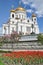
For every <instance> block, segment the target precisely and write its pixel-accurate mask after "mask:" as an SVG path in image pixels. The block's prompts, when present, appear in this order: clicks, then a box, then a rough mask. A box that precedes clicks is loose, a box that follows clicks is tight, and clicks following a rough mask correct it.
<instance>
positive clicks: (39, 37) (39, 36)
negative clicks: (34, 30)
mask: <svg viewBox="0 0 43 65" xmlns="http://www.w3.org/2000/svg"><path fill="white" fill-rule="evenodd" d="M38 42H40V43H41V44H42V45H43V35H42V34H39V35H38Z"/></svg>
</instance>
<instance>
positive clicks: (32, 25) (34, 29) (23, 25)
mask: <svg viewBox="0 0 43 65" xmlns="http://www.w3.org/2000/svg"><path fill="white" fill-rule="evenodd" d="M13 31H16V32H17V33H20V32H21V33H22V34H23V35H26V34H28V35H30V34H31V33H35V34H39V27H38V23H37V17H36V15H35V14H32V16H31V18H29V17H27V13H26V10H25V9H24V8H22V7H18V8H16V9H15V10H14V9H12V10H10V17H9V20H8V22H7V23H5V24H3V34H11V33H12V32H13Z"/></svg>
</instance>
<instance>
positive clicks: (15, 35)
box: [11, 31, 20, 42]
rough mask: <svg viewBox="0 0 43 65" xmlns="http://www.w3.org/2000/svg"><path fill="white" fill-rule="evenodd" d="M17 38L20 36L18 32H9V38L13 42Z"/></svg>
mask: <svg viewBox="0 0 43 65" xmlns="http://www.w3.org/2000/svg"><path fill="white" fill-rule="evenodd" d="M19 38H20V36H19V34H18V33H17V32H16V31H14V32H13V33H12V34H11V40H12V41H13V42H17V41H18V40H19Z"/></svg>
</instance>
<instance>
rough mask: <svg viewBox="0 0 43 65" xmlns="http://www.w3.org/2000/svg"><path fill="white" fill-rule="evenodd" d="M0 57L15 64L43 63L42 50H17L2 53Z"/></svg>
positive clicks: (35, 64)
mask: <svg viewBox="0 0 43 65" xmlns="http://www.w3.org/2000/svg"><path fill="white" fill-rule="evenodd" d="M0 58H2V59H3V60H5V61H6V62H8V63H9V62H10V63H11V61H12V62H13V63H15V65H16V64H18V65H19V64H21V65H39V64H40V65H43V51H18V52H11V53H3V54H2V57H0ZM12 65H13V64H12Z"/></svg>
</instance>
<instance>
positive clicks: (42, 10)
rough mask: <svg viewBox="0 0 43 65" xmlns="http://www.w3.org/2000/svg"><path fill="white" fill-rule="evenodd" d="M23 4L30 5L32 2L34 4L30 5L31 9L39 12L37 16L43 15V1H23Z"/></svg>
mask: <svg viewBox="0 0 43 65" xmlns="http://www.w3.org/2000/svg"><path fill="white" fill-rule="evenodd" d="M22 2H23V3H24V4H29V3H30V2H32V4H30V6H31V8H33V7H34V8H35V9H36V10H37V12H36V13H37V14H38V15H39V16H42V15H43V0H22Z"/></svg>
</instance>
